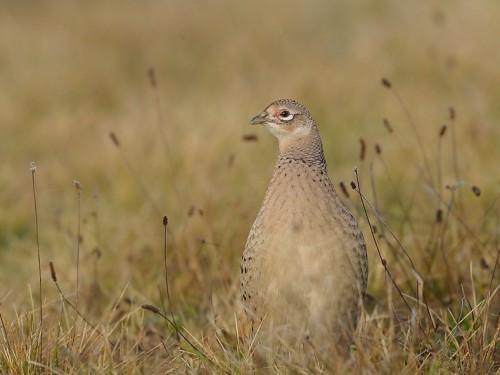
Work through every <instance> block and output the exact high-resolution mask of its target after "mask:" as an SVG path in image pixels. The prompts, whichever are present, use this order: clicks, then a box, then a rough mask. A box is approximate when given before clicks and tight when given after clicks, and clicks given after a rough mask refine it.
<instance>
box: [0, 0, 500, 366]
mask: <svg viewBox="0 0 500 375" xmlns="http://www.w3.org/2000/svg"><path fill="white" fill-rule="evenodd" d="M0 7H1V8H2V9H1V10H2V11H1V12H0V50H1V51H2V56H1V58H0V81H1V82H2V84H1V86H2V90H0V108H1V111H0V126H1V129H2V137H1V138H2V141H1V142H2V143H1V144H2V146H1V147H0V160H2V163H1V164H0V204H1V207H2V209H1V210H0V285H1V287H0V342H1V345H0V373H18V374H21V373H23V374H24V373H26V374H31V373H32V374H35V373H54V374H59V373H60V374H71V373H99V374H101V373H110V374H111V373H116V374H118V373H119V374H122V373H131V374H136V373H145V374H165V373H186V372H187V373H241V374H247V373H261V372H264V373H265V372H269V373H274V372H280V373H289V372H296V373H310V372H311V373H316V372H317V373H320V372H324V373H332V372H333V373H339V374H341V373H342V374H343V373H353V374H360V373H363V374H380V373H382V374H384V373H387V374H389V373H404V374H468V373H470V374H494V373H498V371H499V368H500V326H499V319H498V316H499V313H500V307H499V306H500V297H499V293H500V291H499V280H500V277H499V272H500V271H499V270H498V268H499V265H498V262H499V260H498V256H499V249H500V247H499V216H500V210H499V203H498V197H499V176H498V173H497V171H498V160H499V159H500V151H498V145H497V143H498V139H499V136H500V130H499V129H500V128H499V127H498V123H499V122H500V111H499V107H498V101H499V99H500V91H499V88H500V74H499V73H498V66H499V65H500V49H498V48H497V45H498V40H497V39H498V35H499V33H500V26H499V25H498V22H497V19H498V17H497V16H498V15H499V13H500V6H499V4H498V2H495V1H493V0H488V1H485V2H481V4H479V3H474V2H458V3H457V2H456V1H453V2H452V1H444V2H440V3H439V4H437V3H435V2H431V1H422V2H414V3H404V4H403V3H399V2H396V1H380V2H367V1H363V2H358V3H352V4H351V3H346V2H342V3H340V2H338V3H331V2H327V1H323V2H317V3H315V5H314V6H311V5H310V4H309V3H306V2H298V1H297V2H295V1H292V2H274V3H272V4H270V3H268V2H264V1H258V2H251V3H241V4H240V3H236V2H230V1H222V0H215V1H212V2H210V3H207V4H205V5H203V4H202V5H196V4H194V3H188V2H181V1H170V2H153V1H150V2H140V3H136V2H131V1H121V2H107V3H105V4H104V3H102V2H97V1H87V2H81V3H78V4H77V3H74V2H56V1H47V2H43V4H42V3H40V2H17V1H6V2H4V3H2V5H1V6H0ZM150 69H153V72H154V76H155V77H154V78H155V79H154V82H152V77H151V73H148V72H150ZM148 74H149V76H148ZM383 77H386V78H387V79H389V82H390V83H391V87H387V86H388V85H385V86H384V85H383V84H382V83H381V79H382V78H383ZM280 97H293V98H296V99H298V100H299V101H301V102H303V103H304V104H306V105H307V106H308V107H309V108H310V109H311V111H312V113H313V114H314V116H315V117H316V120H317V121H318V124H319V127H320V131H321V133H322V136H323V140H324V143H325V151H326V156H327V160H328V162H329V166H330V174H331V177H332V180H333V181H334V183H338V182H340V181H341V180H343V181H345V185H346V186H347V189H346V190H347V192H348V194H349V198H347V197H346V198H345V199H344V200H345V201H347V203H348V204H349V205H350V206H351V208H352V209H353V210H354V212H355V214H356V216H357V217H358V218H359V220H360V221H361V223H362V226H363V230H364V233H365V237H366V238H367V242H368V246H369V257H370V278H369V284H368V292H369V294H370V296H371V297H372V299H371V300H370V301H367V303H366V305H365V311H364V313H363V319H362V321H361V324H360V329H359V335H358V337H357V340H356V343H355V345H354V346H353V348H352V351H351V352H352V358H351V360H349V361H344V360H341V359H340V358H337V357H336V356H332V358H316V359H315V360H310V361H309V362H307V363H301V362H300V361H294V360H293V358H292V360H289V359H283V358H277V359H276V361H275V362H274V363H269V362H266V361H265V360H263V359H262V358H259V357H258V356H257V355H256V354H255V352H254V350H255V342H253V341H252V339H251V337H249V335H248V332H246V330H245V328H246V327H245V324H244V317H243V314H242V309H241V306H240V302H239V292H238V284H239V259H240V256H241V253H242V250H243V247H244V243H245V240H246V235H247V233H248V230H249V228H250V225H251V223H252V221H253V219H254V217H255V215H256V212H257V210H258V207H259V205H260V203H261V200H262V197H263V195H264V191H265V188H266V185H267V183H268V181H269V177H270V173H271V171H272V168H273V162H274V157H275V155H276V145H275V144H274V141H273V139H272V137H271V136H270V135H268V134H265V132H264V131H263V130H261V129H254V128H250V127H248V126H247V125H246V123H247V121H248V120H249V119H250V118H251V117H252V116H253V115H255V114H256V113H258V112H259V111H260V110H262V109H263V108H264V106H265V105H266V104H267V103H268V102H270V101H271V100H274V99H277V98H280ZM450 108H453V111H451V110H450ZM383 119H386V121H385V125H384V121H383ZM443 124H446V128H443ZM389 128H390V129H392V132H390V131H389ZM110 133H113V134H114V137H115V139H114V140H113V139H111V137H110ZM247 135H251V136H250V137H245V136H247ZM245 138H246V140H245ZM360 138H361V139H362V141H360ZM363 149H364V151H362V150H363ZM30 161H36V166H37V169H36V172H35V173H34V174H32V173H31V172H30V169H29V162H30ZM355 165H356V166H357V172H358V175H359V182H358V184H359V186H360V188H361V190H360V191H359V190H358V191H354V190H352V189H351V188H350V187H349V182H350V181H351V180H353V181H356V179H357V176H356V174H354V173H353V167H354V166H355ZM32 177H34V180H33V181H34V184H32V182H33V181H32ZM75 179H76V180H78V181H79V182H80V183H81V185H79V188H78V189H75V186H73V184H74V180H75ZM476 186H477V187H479V188H480V191H479V190H477V188H476V189H474V188H473V187H476ZM339 190H340V189H339ZM479 192H480V194H478V193H479ZM359 193H361V194H362V195H363V196H364V197H365V198H366V201H364V203H365V206H366V211H365V210H364V209H363V205H362V201H361V199H360V194H359ZM34 194H36V204H37V215H36V222H35V213H34V199H33V198H34ZM376 213H377V214H376ZM163 215H167V216H168V219H169V223H168V225H167V226H166V227H165V226H164V225H163V223H162V218H163ZM377 215H378V217H377ZM380 220H383V222H384V223H386V224H387V226H385V225H384V224H383V223H382V221H380ZM368 221H369V222H370V223H371V225H369V223H368ZM370 228H372V230H373V232H372V233H373V238H372V236H371V234H370V232H371V231H370ZM165 229H167V230H166V231H165ZM167 234H168V237H167ZM37 243H38V245H37ZM165 254H166V258H165ZM379 254H380V255H379ZM38 256H40V263H38V261H37V257H38ZM49 261H52V262H53V263H52V264H53V266H52V267H53V269H52V270H51V268H50V267H49ZM39 264H40V267H41V273H40V272H39V269H38V267H39ZM165 264H166V266H165ZM39 277H41V282H40V281H39ZM56 281H57V282H56ZM167 285H168V293H167V288H166V287H167ZM40 314H42V315H40ZM40 317H41V318H42V319H40ZM40 320H41V322H40ZM171 323H172V324H171ZM292 354H293V353H292Z"/></svg>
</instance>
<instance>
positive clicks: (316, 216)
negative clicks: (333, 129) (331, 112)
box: [241, 99, 368, 346]
mask: <svg viewBox="0 0 500 375" xmlns="http://www.w3.org/2000/svg"><path fill="white" fill-rule="evenodd" d="M250 123H251V124H262V125H264V126H265V127H267V128H268V129H269V130H270V131H271V132H272V133H273V134H274V135H275V136H276V137H277V138H278V140H279V147H280V153H279V157H278V161H277V163H276V167H275V170H274V173H273V176H272V178H271V182H270V184H269V187H268V189H267V192H266V195H265V198H264V202H263V203H262V207H261V209H260V211H259V213H258V215H257V218H256V220H255V222H254V224H253V225H252V228H251V230H250V234H249V236H248V240H247V243H246V247H245V251H244V253H243V257H242V262H241V296H242V301H243V305H244V307H245V311H246V313H247V316H248V317H249V319H250V320H251V321H252V322H253V325H254V328H256V326H257V328H258V330H260V331H262V332H270V331H273V332H274V333H273V334H275V335H276V336H277V337H278V338H279V341H280V342H285V343H290V344H293V343H294V342H297V341H298V342H299V343H300V342H302V341H304V340H306V339H308V340H312V341H311V342H312V343H313V344H314V345H315V346H324V345H325V343H327V342H329V343H338V342H341V341H342V342H345V343H349V342H350V341H351V338H352V333H353V330H354V328H355V326H356V322H357V319H358V315H359V307H360V301H361V298H362V296H363V295H364V292H365V289H366V283H367V275H368V262H367V254H366V245H365V241H364V238H363V235H362V233H361V231H360V229H359V226H358V224H357V222H356V220H355V219H354V217H353V216H352V215H351V213H350V212H349V211H348V210H347V208H346V207H345V206H344V204H343V203H342V201H341V200H340V198H339V196H338V195H337V193H336V191H335V188H334V187H333V185H332V183H331V181H330V179H329V177H328V173H327V167H326V162H325V159H324V154H323V146H322V143H321V139H320V136H319V132H318V129H317V127H316V124H315V122H314V120H313V118H312V116H311V114H310V113H309V111H308V110H307V109H306V108H305V107H304V106H302V105H301V104H299V103H297V102H295V101H293V100H290V99H285V100H278V101H276V102H273V103H272V104H270V105H269V106H268V107H267V108H266V110H265V111H264V112H262V113H261V114H259V115H258V116H256V117H254V118H253V119H252V121H251V122H250Z"/></svg>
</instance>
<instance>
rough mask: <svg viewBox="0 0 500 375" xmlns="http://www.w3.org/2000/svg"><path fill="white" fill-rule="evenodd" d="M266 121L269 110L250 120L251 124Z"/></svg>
mask: <svg viewBox="0 0 500 375" xmlns="http://www.w3.org/2000/svg"><path fill="white" fill-rule="evenodd" d="M266 121H267V112H262V113H259V114H258V115H257V116H255V117H254V118H253V119H251V120H250V125H259V124H263V123H265V122H266Z"/></svg>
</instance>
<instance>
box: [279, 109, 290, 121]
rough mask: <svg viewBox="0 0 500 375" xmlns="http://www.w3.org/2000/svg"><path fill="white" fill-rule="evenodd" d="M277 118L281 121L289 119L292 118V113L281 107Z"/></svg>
mask: <svg viewBox="0 0 500 375" xmlns="http://www.w3.org/2000/svg"><path fill="white" fill-rule="evenodd" d="M279 118H280V119H281V120H283V121H290V120H291V119H293V114H291V113H290V111H288V110H286V109H283V110H281V111H280V113H279Z"/></svg>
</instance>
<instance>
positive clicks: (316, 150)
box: [278, 127, 326, 168]
mask: <svg viewBox="0 0 500 375" xmlns="http://www.w3.org/2000/svg"><path fill="white" fill-rule="evenodd" d="M279 150H280V153H279V156H278V163H280V162H283V161H285V160H290V159H292V160H301V161H303V162H305V163H307V164H311V165H316V166H320V167H324V168H326V161H325V156H324V154H323V145H322V143H321V138H320V136H319V132H318V130H317V128H316V127H313V128H312V129H311V132H310V133H309V134H308V135H307V136H305V137H300V138H292V139H286V140H285V139H282V140H280V142H279Z"/></svg>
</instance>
